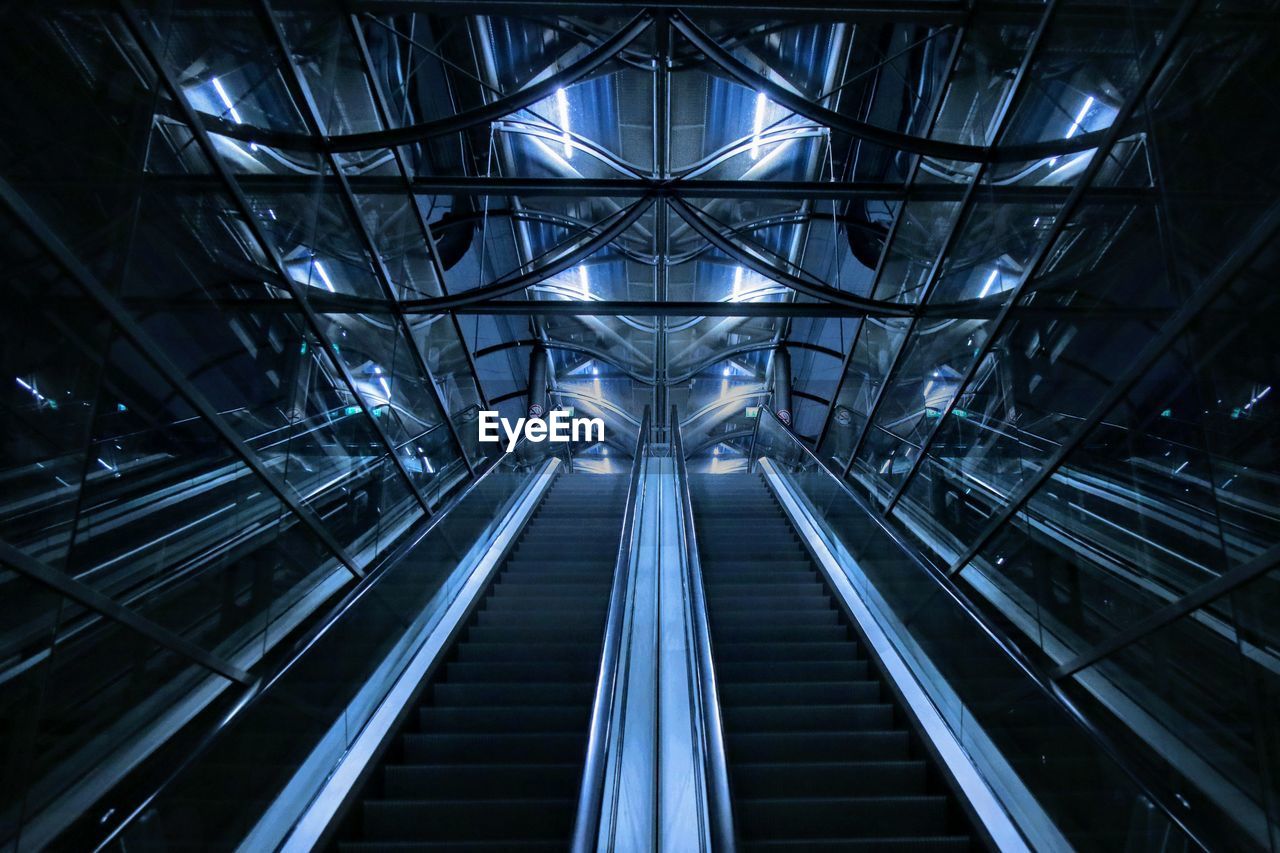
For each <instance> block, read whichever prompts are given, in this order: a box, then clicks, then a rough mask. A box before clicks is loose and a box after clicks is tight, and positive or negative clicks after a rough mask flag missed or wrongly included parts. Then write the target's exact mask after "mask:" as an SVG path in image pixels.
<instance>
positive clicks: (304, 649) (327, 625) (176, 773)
mask: <svg viewBox="0 0 1280 853" xmlns="http://www.w3.org/2000/svg"><path fill="white" fill-rule="evenodd" d="M525 446H526V441H525V440H524V439H521V441H520V442H519V443H518V444H517V445H516V446H515V447H514V448H512V449H511V450H509V451H507V452H505V453H503V454H502V455H501V456H497V457H494V459H493V461H492V462H491V463H490V464H489V466H488V467H487V468H485V469H484V470H483V471H482V472H480V473H479V474H478V475H476V476H474V477H472V479H471V481H470V482H469V483H468V484H467V485H466V486H465V487H464V488H462V489H461V490H459V491H458V492H457V493H456V494H454V495H453V496H452V497H451V498H449V500H448V501H447V502H446V503H445V504H444V505H443V506H441V507H439V508H437V510H436V511H435V513H434V514H433V515H431V516H429V517H425V519H424V520H425V524H422V525H420V526H419V528H418V529H417V530H416V531H414V532H411V533H408V534H406V535H405V536H404V537H402V538H401V540H400V541H399V542H398V543H396V544H394V545H392V546H391V547H390V548H389V549H388V550H387V551H386V552H385V553H384V554H383V555H382V556H380V557H379V558H378V559H377V560H375V561H374V563H373V564H372V565H371V566H370V567H369V568H368V569H367V570H366V572H365V575H364V577H363V578H361V579H360V581H359V582H358V583H357V584H356V585H355V586H354V587H352V588H351V589H350V590H349V591H348V592H347V594H346V596H345V597H344V598H343V599H342V601H340V602H339V603H338V604H336V605H335V606H334V607H333V609H332V610H330V612H329V613H328V614H327V615H326V616H325V617H324V619H323V621H322V622H321V623H320V624H318V625H316V626H315V627H313V628H312V629H311V630H310V631H309V632H308V633H307V634H306V635H305V636H304V638H303V639H301V640H300V641H299V643H298V648H297V651H295V652H293V653H292V654H291V655H289V657H288V658H287V659H286V660H285V661H284V662H283V663H282V664H281V665H280V666H278V667H277V668H276V669H275V670H274V671H273V672H271V673H269V674H263V675H262V676H261V677H258V678H254V679H253V680H252V681H251V682H250V683H249V684H248V686H247V687H246V688H245V689H244V690H243V691H242V692H241V695H240V696H238V697H237V698H236V699H235V700H234V701H233V702H231V703H230V704H231V710H230V711H229V712H228V713H226V714H225V715H222V716H220V717H218V719H217V720H216V721H215V722H214V723H213V724H212V725H211V726H210V727H209V729H208V730H207V731H206V732H205V733H204V734H203V735H202V736H200V737H199V740H198V741H197V743H196V744H195V746H194V747H193V748H192V749H191V750H190V752H189V753H188V754H187V756H186V758H185V759H184V760H183V761H182V762H181V763H180V764H179V765H178V766H177V767H176V768H174V769H173V770H172V771H171V772H170V773H168V775H166V776H164V778H163V779H162V780H161V781H160V782H159V783H158V784H155V785H154V786H153V787H151V788H150V793H148V794H146V795H145V796H144V797H143V798H142V799H141V801H140V802H138V803H137V805H136V807H134V808H133V809H132V810H131V811H129V812H128V813H127V814H125V815H124V816H123V818H122V819H121V820H120V821H119V822H118V823H104V824H103V826H102V827H101V829H102V834H101V836H100V837H99V839H97V840H95V841H93V842H92V844H93V849H94V850H103V849H105V848H107V847H108V846H110V845H111V844H112V843H113V842H116V841H117V840H118V839H120V838H122V836H123V833H124V832H125V830H127V829H128V828H129V826H130V825H132V824H133V823H134V821H136V820H137V819H138V818H139V816H140V815H142V813H143V812H144V811H146V809H147V807H148V806H149V805H150V804H151V803H153V802H155V801H156V800H157V799H159V797H160V796H161V795H162V794H163V793H164V792H165V791H166V790H167V789H168V788H169V787H170V786H171V785H173V784H174V783H175V782H176V781H177V780H178V779H179V778H180V777H181V776H182V774H183V772H184V771H185V770H186V769H187V768H188V767H190V766H192V765H193V764H195V763H196V762H197V761H199V760H200V759H201V758H202V757H203V756H205V755H206V754H207V753H208V752H209V751H210V750H212V749H214V748H216V747H215V745H216V743H217V742H218V737H219V735H221V734H222V732H224V731H226V730H227V729H229V728H230V727H231V726H232V725H233V724H235V723H237V722H239V720H240V719H241V718H242V717H243V716H244V715H245V714H246V713H248V712H249V711H250V710H251V709H252V708H253V707H254V706H255V705H256V703H257V702H259V701H262V697H263V696H264V694H266V693H267V692H268V691H269V690H270V688H271V687H272V685H274V684H276V682H278V681H280V680H281V679H283V678H284V677H285V676H286V675H288V674H289V672H290V671H291V670H292V669H293V668H294V666H296V665H297V664H298V662H299V661H301V660H302V659H303V657H304V656H306V655H307V653H308V652H310V651H311V650H312V648H314V647H315V646H316V645H317V644H318V643H319V642H320V641H321V639H322V638H323V637H324V636H325V635H326V634H328V633H329V632H330V631H331V630H333V629H334V626H335V625H336V624H337V623H338V621H339V620H341V619H342V617H343V616H344V615H345V614H346V613H347V612H348V611H349V610H350V609H351V608H352V607H354V606H355V604H356V603H357V602H358V601H360V599H362V598H364V596H365V595H367V594H368V593H369V592H370V591H371V590H372V589H373V588H374V587H375V586H377V584H378V582H379V581H380V580H381V579H382V577H383V575H384V574H385V573H386V572H387V570H388V569H389V568H391V567H392V566H394V565H396V563H398V562H399V561H400V560H401V559H402V558H403V557H404V556H405V555H406V554H408V553H409V552H410V551H412V550H413V549H414V548H415V547H416V546H417V545H418V543H420V542H421V541H422V540H423V539H425V538H426V537H427V536H428V535H429V534H430V533H431V532H432V531H433V530H435V529H436V528H437V527H438V526H439V525H441V524H443V523H444V522H445V521H447V520H449V519H450V517H451V513H452V511H453V510H454V509H455V508H456V507H458V506H459V505H460V504H462V502H463V501H465V500H466V499H467V497H468V496H470V495H471V494H472V493H473V492H474V491H475V490H476V489H477V488H479V487H480V485H481V483H483V482H484V481H485V480H486V479H488V477H489V475H490V474H492V473H493V472H494V471H497V470H498V469H499V468H501V467H502V463H503V460H505V459H508V458H511V459H518V458H519V456H518V454H520V453H521V452H523V450H524V448H525Z"/></svg>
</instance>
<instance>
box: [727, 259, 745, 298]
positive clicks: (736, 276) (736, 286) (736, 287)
mask: <svg viewBox="0 0 1280 853" xmlns="http://www.w3.org/2000/svg"><path fill="white" fill-rule="evenodd" d="M741 295H742V267H734V268H733V295H732V296H730V297H729V301H730V302H737V301H738V297H739V296H741Z"/></svg>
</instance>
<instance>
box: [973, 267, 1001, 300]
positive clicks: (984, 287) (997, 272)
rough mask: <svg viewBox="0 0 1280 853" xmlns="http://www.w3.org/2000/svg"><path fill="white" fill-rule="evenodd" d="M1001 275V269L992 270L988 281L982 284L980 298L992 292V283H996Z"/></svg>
mask: <svg viewBox="0 0 1280 853" xmlns="http://www.w3.org/2000/svg"><path fill="white" fill-rule="evenodd" d="M999 277H1000V270H992V271H991V275H990V276H989V277H988V278H987V283H986V284H984V285H982V292H981V293H979V294H978V298H979V299H981V298H982V297H984V296H986V295H987V294H988V293H990V292H991V285H993V284H995V283H996V279H998V278H999Z"/></svg>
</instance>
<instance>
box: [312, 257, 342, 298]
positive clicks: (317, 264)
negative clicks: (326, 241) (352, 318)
mask: <svg viewBox="0 0 1280 853" xmlns="http://www.w3.org/2000/svg"><path fill="white" fill-rule="evenodd" d="M311 265H312V266H313V267H315V268H316V273H317V274H318V275H319V276H320V280H321V281H323V282H324V286H325V287H327V288H329V292H330V293H337V291H336V290H334V289H333V282H332V281H330V280H329V274H328V273H327V272H325V271H324V266H323V265H322V264H321V263H320V262H319V261H317V260H315V259H314V258H312V259H311Z"/></svg>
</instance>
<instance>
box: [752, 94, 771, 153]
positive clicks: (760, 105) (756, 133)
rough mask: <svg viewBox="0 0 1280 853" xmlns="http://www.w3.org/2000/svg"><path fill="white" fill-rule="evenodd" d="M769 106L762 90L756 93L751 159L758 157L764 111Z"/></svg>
mask: <svg viewBox="0 0 1280 853" xmlns="http://www.w3.org/2000/svg"><path fill="white" fill-rule="evenodd" d="M768 106H769V99H768V98H766V97H765V96H764V92H757V93H756V116H755V119H754V120H753V121H752V124H751V159H752V160H759V159H760V132H761V131H762V130H764V113H765V110H766V109H767V108H768Z"/></svg>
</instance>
